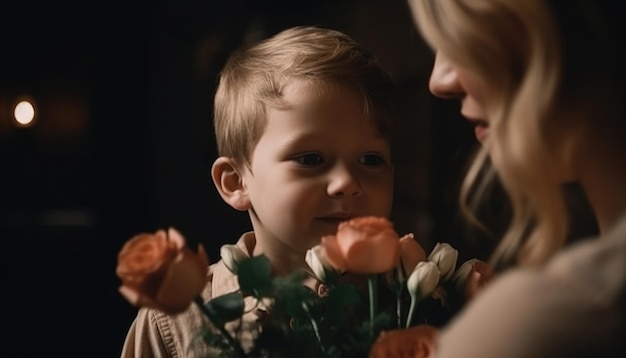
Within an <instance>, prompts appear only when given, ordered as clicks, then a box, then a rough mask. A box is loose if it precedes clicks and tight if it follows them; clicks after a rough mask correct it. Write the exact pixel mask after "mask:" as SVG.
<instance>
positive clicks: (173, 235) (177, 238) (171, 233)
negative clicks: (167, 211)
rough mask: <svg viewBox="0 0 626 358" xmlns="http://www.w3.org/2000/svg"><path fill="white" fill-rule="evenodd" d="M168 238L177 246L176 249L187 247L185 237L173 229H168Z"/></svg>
mask: <svg viewBox="0 0 626 358" xmlns="http://www.w3.org/2000/svg"><path fill="white" fill-rule="evenodd" d="M167 237H168V239H169V240H170V241H171V242H172V243H174V244H175V245H176V248H178V249H182V248H183V247H185V245H186V242H185V238H184V237H183V235H182V234H181V233H180V232H178V230H176V229H174V228H173V227H171V228H169V229H167Z"/></svg>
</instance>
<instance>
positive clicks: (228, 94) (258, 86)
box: [214, 26, 393, 165]
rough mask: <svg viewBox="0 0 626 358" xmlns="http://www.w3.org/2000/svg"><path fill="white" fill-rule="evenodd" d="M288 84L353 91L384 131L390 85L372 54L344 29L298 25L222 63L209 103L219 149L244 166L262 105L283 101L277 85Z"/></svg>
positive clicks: (259, 127) (261, 124)
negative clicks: (358, 95)
mask: <svg viewBox="0 0 626 358" xmlns="http://www.w3.org/2000/svg"><path fill="white" fill-rule="evenodd" d="M291 83H301V84H304V85H307V86H319V88H320V90H322V89H328V88H337V87H339V86H341V88H344V86H346V87H347V88H350V89H353V90H356V91H358V92H359V93H360V94H361V95H362V98H363V110H364V113H365V114H366V115H367V117H368V118H370V119H372V120H375V121H376V123H377V125H378V127H379V129H380V130H381V133H382V134H384V135H389V133H390V131H391V106H390V103H389V101H390V100H391V94H392V89H393V84H392V79H391V76H390V75H389V74H388V73H387V72H386V71H385V70H384V69H383V67H382V66H381V65H380V63H379V62H378V60H377V58H376V57H375V56H374V55H373V54H372V53H370V52H369V51H367V50H366V49H364V48H362V47H361V46H360V45H359V44H357V43H356V42H355V41H354V40H353V39H352V38H350V37H349V36H348V35H346V34H344V33H341V32H339V31H335V30H331V29H324V28H319V27H311V26H298V27H293V28H290V29H286V30H284V31H282V32H280V33H278V34H276V35H274V36H273V37H271V38H268V39H266V40H263V41H261V42H258V43H256V44H254V45H252V46H250V47H247V48H243V49H241V50H239V51H236V52H234V53H233V54H232V55H231V57H230V58H229V59H228V61H227V62H226V64H225V66H224V67H223V69H222V71H221V73H220V76H219V83H218V87H217V91H216V94H215V102H214V125H215V134H216V139H217V146H218V152H219V154H220V155H222V156H227V157H231V158H234V159H235V160H236V161H237V162H239V163H241V164H244V165H249V164H250V162H249V161H250V156H251V154H252V151H253V149H254V147H255V146H256V144H257V143H258V140H259V139H260V137H261V135H262V133H263V130H264V129H265V125H266V121H267V116H266V115H267V109H268V108H281V107H284V106H287V105H288V104H287V103H284V99H283V90H284V89H285V87H286V86H287V85H289V84H291ZM316 88H317V87H316Z"/></svg>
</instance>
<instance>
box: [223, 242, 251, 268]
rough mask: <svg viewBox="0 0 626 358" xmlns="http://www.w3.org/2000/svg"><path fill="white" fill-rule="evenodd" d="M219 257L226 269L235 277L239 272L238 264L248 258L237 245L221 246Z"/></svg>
mask: <svg viewBox="0 0 626 358" xmlns="http://www.w3.org/2000/svg"><path fill="white" fill-rule="evenodd" d="M220 256H221V257H222V262H224V265H225V266H226V268H228V270H230V272H232V273H233V274H235V275H236V274H237V271H238V270H239V264H240V263H241V262H243V261H244V260H246V259H248V258H249V257H248V255H246V254H245V253H244V252H243V251H242V250H241V249H240V248H239V246H237V245H222V247H221V248H220Z"/></svg>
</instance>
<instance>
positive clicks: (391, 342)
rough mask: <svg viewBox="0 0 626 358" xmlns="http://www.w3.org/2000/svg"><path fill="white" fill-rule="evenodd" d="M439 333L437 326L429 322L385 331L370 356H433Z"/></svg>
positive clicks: (418, 357)
mask: <svg viewBox="0 0 626 358" xmlns="http://www.w3.org/2000/svg"><path fill="white" fill-rule="evenodd" d="M437 334H438V331H437V328H435V327H433V326H430V325H427V324H421V325H418V326H414V327H411V328H407V329H396V330H392V331H387V332H383V333H382V334H381V335H380V336H379V337H378V339H377V340H376V342H375V343H374V345H373V346H372V350H371V351H370V355H369V358H433V357H435V340H436V339H437Z"/></svg>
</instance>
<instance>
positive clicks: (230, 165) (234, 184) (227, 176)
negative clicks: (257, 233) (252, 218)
mask: <svg viewBox="0 0 626 358" xmlns="http://www.w3.org/2000/svg"><path fill="white" fill-rule="evenodd" d="M238 168H239V167H238V166H237V164H236V163H235V161H234V160H233V159H232V158H227V157H219V158H217V159H216V160H215V162H214V163H213V166H212V167H211V178H212V179H213V183H214V184H215V187H216V188H217V191H218V192H219V193H220V196H221V197H222V199H223V200H224V201H225V202H226V203H227V204H228V205H230V206H232V207H233V208H235V209H236V210H239V211H246V210H248V209H250V198H249V197H248V190H247V188H246V187H245V185H244V184H243V178H242V177H241V174H240V173H239V169H238Z"/></svg>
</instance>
